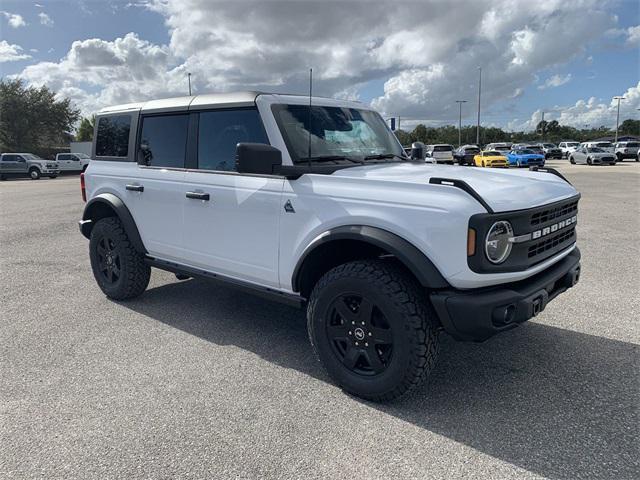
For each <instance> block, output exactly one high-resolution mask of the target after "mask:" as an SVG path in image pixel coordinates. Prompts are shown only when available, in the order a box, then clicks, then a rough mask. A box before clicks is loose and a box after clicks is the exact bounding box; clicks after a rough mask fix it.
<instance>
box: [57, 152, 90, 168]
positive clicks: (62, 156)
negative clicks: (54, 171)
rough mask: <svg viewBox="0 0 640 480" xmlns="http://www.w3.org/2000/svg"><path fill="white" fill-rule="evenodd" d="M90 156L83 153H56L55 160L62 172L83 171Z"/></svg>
mask: <svg viewBox="0 0 640 480" xmlns="http://www.w3.org/2000/svg"><path fill="white" fill-rule="evenodd" d="M90 161H91V157H90V156H89V155H87V154H84V153H58V154H57V155H56V162H58V165H59V166H60V171H62V172H84V170H85V169H86V168H87V166H88V165H89V162H90Z"/></svg>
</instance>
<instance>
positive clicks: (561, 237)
mask: <svg viewBox="0 0 640 480" xmlns="http://www.w3.org/2000/svg"><path fill="white" fill-rule="evenodd" d="M575 236H576V229H575V227H571V228H570V229H569V230H567V231H565V232H562V233H559V234H558V235H554V236H553V237H551V238H548V239H546V240H542V241H541V242H538V243H534V244H533V245H531V246H529V253H528V256H529V258H533V257H535V256H536V255H540V254H541V253H544V252H546V251H547V250H551V249H552V248H554V247H557V246H558V245H561V244H562V243H564V242H566V241H569V240H571V239H573V238H574V237H575Z"/></svg>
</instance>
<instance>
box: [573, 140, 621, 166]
mask: <svg viewBox="0 0 640 480" xmlns="http://www.w3.org/2000/svg"><path fill="white" fill-rule="evenodd" d="M569 161H570V162H571V163H573V164H576V163H586V164H588V165H604V164H606V165H615V164H616V157H615V156H614V155H613V153H611V152H607V151H605V150H603V149H602V148H599V147H588V146H585V145H583V146H581V147H580V148H578V149H577V150H575V151H573V152H571V154H570V156H569Z"/></svg>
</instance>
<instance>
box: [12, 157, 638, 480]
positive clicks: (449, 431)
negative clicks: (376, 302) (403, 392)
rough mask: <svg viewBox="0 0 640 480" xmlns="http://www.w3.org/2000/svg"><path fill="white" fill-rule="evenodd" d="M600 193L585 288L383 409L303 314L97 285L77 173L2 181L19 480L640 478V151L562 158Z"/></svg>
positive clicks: (584, 230)
mask: <svg viewBox="0 0 640 480" xmlns="http://www.w3.org/2000/svg"><path fill="white" fill-rule="evenodd" d="M549 165H550V166H558V167H559V168H560V170H561V171H562V172H563V173H565V174H566V175H567V176H568V178H569V179H570V180H571V181H572V182H573V183H574V185H576V187H577V188H578V189H580V190H581V192H582V201H581V204H580V214H579V225H578V229H579V230H578V231H579V235H578V237H579V238H578V242H579V245H580V248H581V250H582V253H583V274H582V279H581V281H580V283H579V284H578V285H577V286H576V287H575V288H574V289H572V290H570V291H569V292H567V293H566V294H564V295H562V296H560V297H559V298H558V299H557V300H556V301H555V302H553V303H552V304H550V306H549V307H548V308H547V309H546V310H545V311H544V312H543V313H542V314H541V315H539V316H538V317H537V318H536V319H535V320H533V321H531V322H529V323H527V324H525V325H523V326H521V327H519V328H518V329H515V330H513V331H510V332H507V333H503V334H502V335H499V336H497V337H494V338H493V339H491V340H489V341H488V342H485V343H483V344H465V343H456V342H454V341H452V340H451V339H450V338H448V337H444V338H443V343H442V349H441V351H442V355H441V357H440V359H439V362H438V365H437V367H436V369H435V371H434V373H433V375H432V377H431V379H430V380H429V381H428V382H427V384H425V385H424V386H423V387H422V388H420V389H419V390H418V391H416V392H415V393H414V394H413V395H411V396H409V397H406V398H403V399H402V400H400V401H398V402H395V403H391V404H387V405H376V404H371V403H368V402H364V401H361V400H358V399H356V398H353V397H350V396H348V395H345V394H344V393H342V392H341V391H340V390H339V389H338V388H336V387H335V386H334V385H332V384H331V383H330V382H329V380H328V378H327V376H326V375H325V373H324V372H323V370H322V368H321V367H320V365H319V363H317V362H316V360H315V359H314V358H313V356H312V353H311V348H310V346H309V344H308V341H307V337H306V332H305V321H304V314H303V313H302V312H300V311H297V310H294V309H291V308H289V307H285V306H282V305H278V304H272V303H268V302H267V301H265V300H261V299H259V298H253V297H248V296H245V295H243V294H241V293H238V292H236V291H231V290H226V289H223V288H219V287H214V286H212V285H210V284H207V283H204V282H202V281H198V280H187V281H183V282H179V281H177V280H176V279H175V277H173V276H172V275H170V274H168V273H165V272H159V271H154V273H153V275H152V282H151V284H150V286H149V289H148V291H147V292H146V293H145V294H144V295H143V296H142V297H140V298H139V299H136V300H133V301H128V302H123V303H118V302H113V301H109V300H107V299H106V298H105V297H104V295H102V293H101V292H100V291H99V290H98V287H97V286H96V284H95V282H94V280H93V277H92V275H91V270H90V266H89V260H88V255H87V241H86V240H85V239H84V238H83V237H82V236H81V235H80V234H79V233H78V229H77V224H76V222H77V220H78V219H79V218H80V215H81V212H82V208H83V204H82V202H81V199H80V191H79V185H78V178H77V176H74V177H63V178H58V179H55V180H44V179H43V180H40V181H29V180H14V181H7V182H2V183H0V215H1V216H0V222H1V224H0V227H1V238H0V246H1V248H0V282H1V284H0V285H1V288H0V302H1V303H0V305H1V310H0V312H1V318H0V325H1V327H0V478H11V479H15V478H33V477H39V478H40V477H41V478H100V479H102V478H227V477H238V478H260V477H277V478H420V479H424V478H459V477H464V478H495V479H498V478H499V479H503V478H540V477H549V478H570V479H578V478H590V479H591V478H603V479H604V478H606V479H631V478H638V476H639V474H640V466H639V463H638V459H639V458H640V451H639V445H640V441H639V440H640V439H639V425H640V422H639V418H638V406H639V405H640V384H639V377H638V371H639V370H638V369H639V367H640V361H639V358H640V352H639V350H640V349H639V344H640V331H639V328H638V318H639V316H640V308H639V300H638V299H639V298H640V296H639V295H638V284H639V282H638V280H640V279H639V278H638V271H640V268H639V267H640V265H639V259H640V252H639V249H640V246H639V243H638V233H639V231H640V225H639V221H640V220H639V219H640V198H639V195H638V192H639V188H638V187H639V186H640V164H637V163H635V162H625V163H623V164H621V165H616V166H613V167H587V166H572V165H568V164H567V162H566V161H551V162H549Z"/></svg>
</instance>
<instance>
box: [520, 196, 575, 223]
mask: <svg viewBox="0 0 640 480" xmlns="http://www.w3.org/2000/svg"><path fill="white" fill-rule="evenodd" d="M577 211H578V200H574V201H572V202H568V203H565V204H564V205H560V206H558V207H554V208H550V209H548V210H542V211H541V212H536V213H534V214H533V215H531V225H532V226H533V225H540V224H541V223H547V222H549V221H551V220H553V219H554V218H558V217H564V216H565V215H569V214H572V213H574V212H577Z"/></svg>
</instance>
